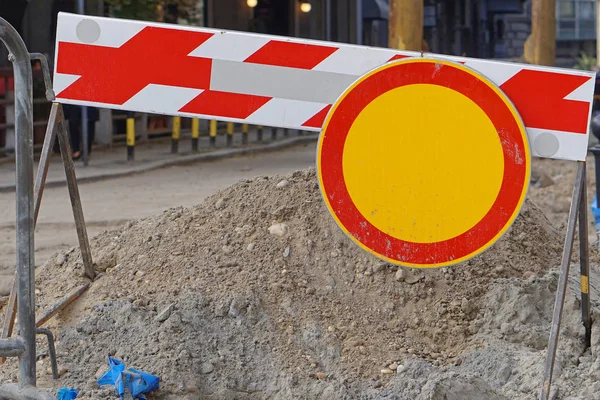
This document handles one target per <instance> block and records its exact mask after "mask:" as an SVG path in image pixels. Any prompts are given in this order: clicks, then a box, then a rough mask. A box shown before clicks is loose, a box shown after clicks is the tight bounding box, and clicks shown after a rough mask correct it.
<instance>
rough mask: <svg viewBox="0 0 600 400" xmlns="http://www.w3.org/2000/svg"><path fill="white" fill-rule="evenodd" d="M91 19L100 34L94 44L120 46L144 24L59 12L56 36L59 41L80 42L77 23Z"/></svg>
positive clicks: (142, 27)
mask: <svg viewBox="0 0 600 400" xmlns="http://www.w3.org/2000/svg"><path fill="white" fill-rule="evenodd" d="M84 19H86V20H92V21H94V22H96V23H97V24H98V26H99V27H100V36H99V38H98V40H96V41H95V42H94V43H88V44H93V45H95V46H105V47H121V46H122V45H123V44H124V43H125V42H127V41H128V40H129V39H131V38H132V37H134V36H135V35H137V34H138V33H139V32H140V31H141V30H142V29H144V27H145V26H146V25H145V24H144V23H142V22H137V21H131V22H129V21H128V22H127V23H123V22H122V21H119V20H115V19H108V18H94V17H82V16H80V15H76V14H66V13H60V14H59V15H58V28H57V33H56V37H57V39H58V40H60V41H61V42H70V43H80V44H83V43H84V42H82V41H81V40H80V39H79V38H78V37H77V25H78V24H79V22H80V21H82V20H84Z"/></svg>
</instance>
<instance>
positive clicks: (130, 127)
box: [127, 111, 135, 161]
mask: <svg viewBox="0 0 600 400" xmlns="http://www.w3.org/2000/svg"><path fill="white" fill-rule="evenodd" d="M134 150H135V118H134V113H133V112H131V111H128V112H127V161H133V159H134Z"/></svg>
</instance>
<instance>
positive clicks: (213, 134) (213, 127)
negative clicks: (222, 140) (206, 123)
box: [208, 119, 217, 147]
mask: <svg viewBox="0 0 600 400" xmlns="http://www.w3.org/2000/svg"><path fill="white" fill-rule="evenodd" d="M208 134H209V136H210V147H215V146H216V143H217V121H216V120H214V119H211V120H210V127H209V132H208Z"/></svg>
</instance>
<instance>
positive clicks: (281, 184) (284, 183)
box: [275, 179, 290, 189]
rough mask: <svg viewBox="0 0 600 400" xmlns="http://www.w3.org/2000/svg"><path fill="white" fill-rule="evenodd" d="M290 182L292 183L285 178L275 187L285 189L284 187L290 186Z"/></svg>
mask: <svg viewBox="0 0 600 400" xmlns="http://www.w3.org/2000/svg"><path fill="white" fill-rule="evenodd" d="M289 184H290V183H289V182H288V181H287V180H286V179H284V180H282V181H281V182H279V183H278V184H277V185H275V187H276V188H277V189H283V188H284V187H287V186H289Z"/></svg>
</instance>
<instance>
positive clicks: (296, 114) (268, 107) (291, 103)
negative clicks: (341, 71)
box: [247, 99, 328, 130]
mask: <svg viewBox="0 0 600 400" xmlns="http://www.w3.org/2000/svg"><path fill="white" fill-rule="evenodd" d="M327 105H328V104H322V103H309V102H306V101H297V100H286V99H271V100H270V101H269V102H268V103H267V104H265V105H264V106H262V107H261V108H259V109H258V110H256V111H255V112H254V113H253V114H252V115H250V117H248V119H247V121H248V122H249V123H251V124H256V125H266V126H280V127H283V128H291V129H304V130H315V129H314V128H307V127H303V126H302V124H303V123H305V122H306V121H308V120H309V119H311V118H312V117H314V116H315V114H317V113H318V112H319V111H321V110H322V109H323V108H324V107H325V106H327ZM316 130H321V129H320V128H319V129H316Z"/></svg>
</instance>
